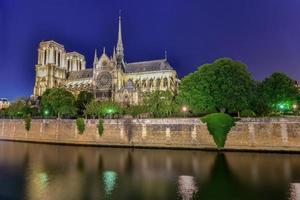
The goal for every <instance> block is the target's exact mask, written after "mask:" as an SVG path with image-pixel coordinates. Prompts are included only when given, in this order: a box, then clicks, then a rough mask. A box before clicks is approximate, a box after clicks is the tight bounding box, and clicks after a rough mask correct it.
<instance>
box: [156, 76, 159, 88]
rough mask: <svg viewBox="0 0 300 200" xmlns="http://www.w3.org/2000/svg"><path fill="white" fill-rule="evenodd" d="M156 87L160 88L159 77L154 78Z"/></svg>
mask: <svg viewBox="0 0 300 200" xmlns="http://www.w3.org/2000/svg"><path fill="white" fill-rule="evenodd" d="M156 88H157V89H159V88H160V78H158V79H156Z"/></svg>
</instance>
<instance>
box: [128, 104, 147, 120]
mask: <svg viewBox="0 0 300 200" xmlns="http://www.w3.org/2000/svg"><path fill="white" fill-rule="evenodd" d="M125 113H126V114H129V115H131V116H132V117H138V116H139V115H141V114H144V113H147V108H146V106H144V105H135V106H130V107H129V108H126V110H125Z"/></svg>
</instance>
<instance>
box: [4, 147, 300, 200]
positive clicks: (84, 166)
mask: <svg viewBox="0 0 300 200" xmlns="http://www.w3.org/2000/svg"><path fill="white" fill-rule="evenodd" d="M37 149H38V151H37ZM299 168H300V157H299V156H298V155H288V154H256V153H238V152H236V153H216V152H201V151H175V150H142V149H135V150H132V149H118V148H99V147H98V148H96V147H77V146H57V145H42V144H28V143H13V142H0V184H1V185H0V186H1V187H0V199H23V198H26V199H30V200H35V199H49V200H52V199H53V200H61V199H62V200H64V199H72V200H77V199H78V200H79V199H146V200H153V199H155V200H159V199H164V200H165V199H184V200H187V199H201V200H203V199H210V200H211V199H272V200H273V199H275V200H276V199H292V198H291V197H293V198H294V197H298V196H299V192H298V191H299V189H298V188H299V185H297V184H298V182H300V181H299V180H300V171H299V170H298V169H299ZM290 183H294V184H290ZM294 199H295V198H294ZM296 199H297V198H296Z"/></svg>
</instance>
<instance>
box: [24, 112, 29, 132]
mask: <svg viewBox="0 0 300 200" xmlns="http://www.w3.org/2000/svg"><path fill="white" fill-rule="evenodd" d="M23 120H24V124H25V129H26V130H27V131H29V130H30V128H31V117H30V116H29V115H27V116H25V117H24V118H23Z"/></svg>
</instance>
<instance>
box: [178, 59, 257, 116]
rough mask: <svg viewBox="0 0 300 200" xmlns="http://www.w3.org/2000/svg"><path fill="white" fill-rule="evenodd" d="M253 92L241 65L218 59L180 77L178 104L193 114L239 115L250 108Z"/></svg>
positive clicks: (250, 82)
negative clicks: (220, 113) (217, 112)
mask: <svg viewBox="0 0 300 200" xmlns="http://www.w3.org/2000/svg"><path fill="white" fill-rule="evenodd" d="M253 89H254V81H253V80H252V76H251V74H250V73H249V72H248V71H247V66H246V65H245V64H243V63H240V62H237V61H234V60H232V59H229V58H221V59H218V60H216V61H214V62H213V63H212V64H204V65H202V66H200V67H199V68H198V70H197V71H196V72H194V73H192V74H189V75H188V76H186V77H184V78H183V79H182V81H181V83H180V86H179V96H178V101H179V102H180V103H181V104H186V105H188V106H189V107H190V109H192V110H193V111H194V112H196V113H212V112H216V111H221V112H225V111H226V112H229V113H231V112H239V111H240V110H243V109H247V108H249V107H250V100H251V96H252V94H253Z"/></svg>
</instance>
